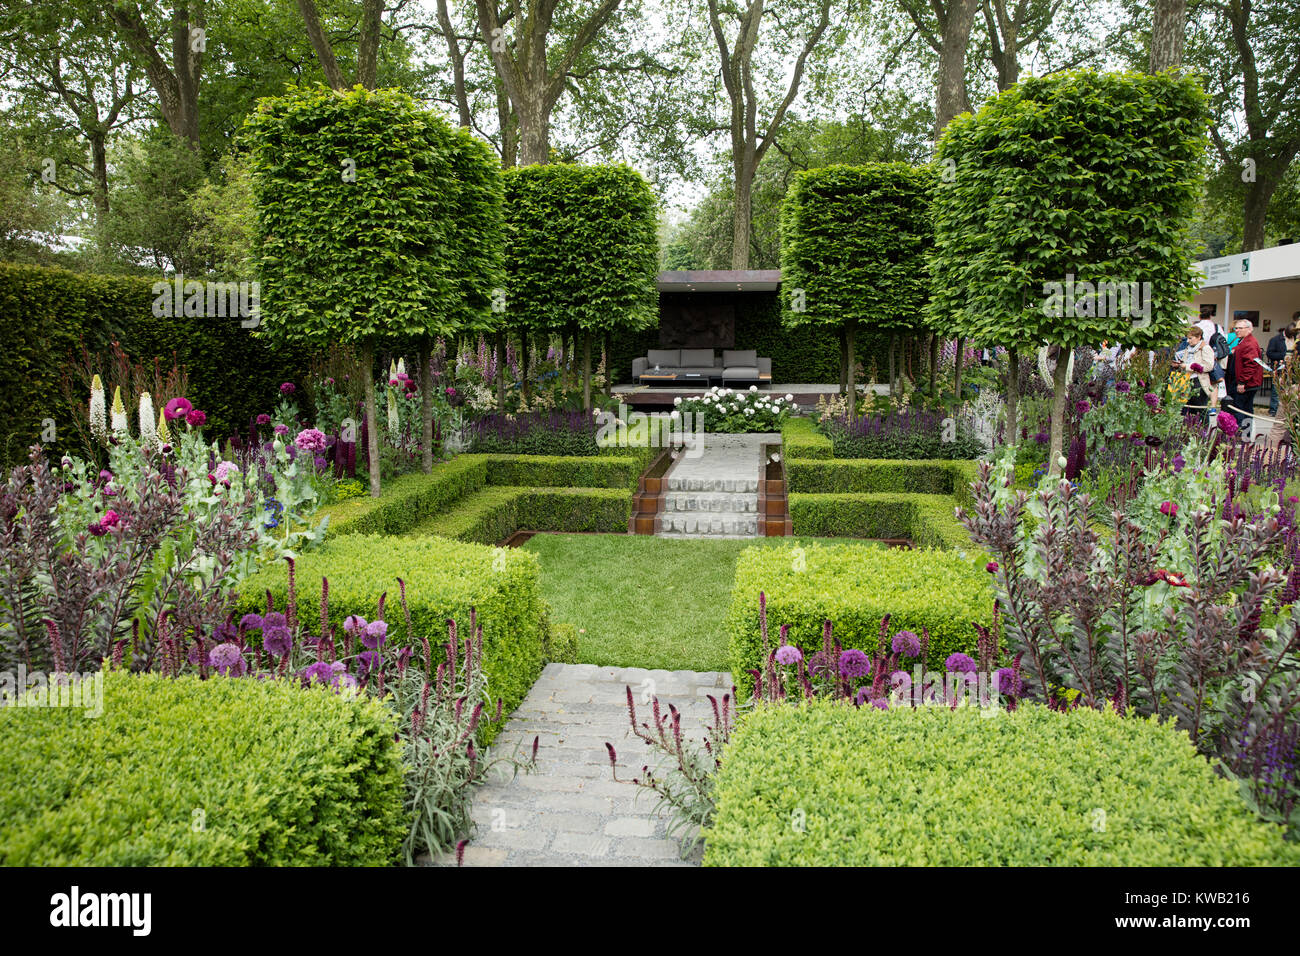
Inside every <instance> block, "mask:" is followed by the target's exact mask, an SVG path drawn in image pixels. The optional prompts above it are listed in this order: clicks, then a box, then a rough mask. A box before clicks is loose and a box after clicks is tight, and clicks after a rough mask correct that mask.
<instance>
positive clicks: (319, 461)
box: [312, 455, 329, 471]
mask: <svg viewBox="0 0 1300 956" xmlns="http://www.w3.org/2000/svg"><path fill="white" fill-rule="evenodd" d="M312 464H313V465H315V466H316V470H317V471H320V470H321V469H322V468H324V467H325V466H326V465H328V464H329V462H328V461H327V460H326V459H325V456H324V455H317V456H316V458H315V459H314V460H313V461H312Z"/></svg>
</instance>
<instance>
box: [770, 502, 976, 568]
mask: <svg viewBox="0 0 1300 956" xmlns="http://www.w3.org/2000/svg"><path fill="white" fill-rule="evenodd" d="M954 509H955V501H954V499H953V498H951V497H949V496H947V495H909V494H847V495H801V494H792V495H791V496H790V519H791V522H792V524H793V526H794V533H795V534H796V535H800V536H803V537H810V538H907V539H908V540H910V541H911V542H912V543H913V544H915V545H917V546H919V547H929V548H951V549H957V550H961V551H964V552H966V553H967V554H970V555H977V554H980V553H982V552H978V551H977V549H976V548H975V546H974V545H972V544H971V540H970V534H969V533H968V532H967V531H966V529H965V528H964V527H962V524H961V522H959V521H958V520H957V518H956V517H955V515H954Z"/></svg>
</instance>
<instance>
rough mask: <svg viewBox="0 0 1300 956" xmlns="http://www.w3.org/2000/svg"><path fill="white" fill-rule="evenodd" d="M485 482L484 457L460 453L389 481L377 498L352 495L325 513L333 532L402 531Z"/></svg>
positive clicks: (485, 466) (378, 532)
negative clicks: (423, 471) (429, 469)
mask: <svg viewBox="0 0 1300 956" xmlns="http://www.w3.org/2000/svg"><path fill="white" fill-rule="evenodd" d="M486 483H487V462H486V460H485V459H484V457H483V456H481V455H461V456H460V457H458V458H453V459H452V460H451V461H448V462H443V463H442V464H440V465H435V466H434V468H433V471H432V472H430V473H429V474H427V475H425V474H413V475H402V476H401V477H400V478H396V479H394V480H392V481H390V482H388V483H387V484H385V485H384V493H383V494H382V495H381V496H380V497H378V498H371V497H368V496H367V497H365V498H349V499H348V500H346V501H341V502H339V503H338V504H336V505H331V506H330V507H328V508H325V509H324V510H323V512H322V513H323V514H326V515H328V516H329V519H330V533H331V534H332V535H343V534H402V533H404V532H406V531H410V530H411V529H412V528H413V527H415V526H416V525H417V524H419V523H420V522H421V521H423V520H424V519H426V518H428V517H429V516H431V515H435V514H440V513H442V512H444V511H446V510H447V509H448V508H449V507H451V506H452V505H453V504H454V503H455V502H457V501H459V500H460V499H461V498H463V497H465V496H466V495H468V494H471V493H472V492H475V491H477V490H478V489H480V488H482V487H483V485H484V484H486Z"/></svg>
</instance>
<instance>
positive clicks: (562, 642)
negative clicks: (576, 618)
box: [542, 616, 578, 664]
mask: <svg viewBox="0 0 1300 956" xmlns="http://www.w3.org/2000/svg"><path fill="white" fill-rule="evenodd" d="M542 656H543V658H544V659H545V660H546V663H548V664H551V663H555V664H576V663H578V628H577V625H575V624H570V623H568V622H563V623H559V624H556V623H554V622H553V621H550V620H549V616H548V621H547V626H546V638H545V646H544V648H543V650H542Z"/></svg>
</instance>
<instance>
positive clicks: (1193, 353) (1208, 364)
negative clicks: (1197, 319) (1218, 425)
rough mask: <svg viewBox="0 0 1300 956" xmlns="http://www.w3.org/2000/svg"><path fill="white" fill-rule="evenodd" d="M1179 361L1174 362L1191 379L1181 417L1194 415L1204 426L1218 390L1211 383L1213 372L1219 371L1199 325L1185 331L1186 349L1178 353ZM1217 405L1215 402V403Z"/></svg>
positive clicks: (1212, 351) (1212, 350)
mask: <svg viewBox="0 0 1300 956" xmlns="http://www.w3.org/2000/svg"><path fill="white" fill-rule="evenodd" d="M1179 359H1180V360H1179V361H1177V362H1174V363H1173V364H1174V367H1175V368H1180V369H1182V370H1183V371H1185V372H1187V373H1188V375H1189V376H1190V377H1191V388H1190V389H1189V390H1188V393H1187V404H1186V405H1184V406H1183V415H1184V416H1187V415H1195V416H1197V418H1198V419H1199V420H1200V421H1201V422H1202V424H1204V423H1205V422H1206V421H1207V420H1208V418H1209V412H1210V405H1211V399H1210V396H1211V395H1212V394H1213V395H1217V391H1218V389H1217V388H1216V387H1215V385H1214V384H1213V382H1212V381H1211V375H1212V372H1213V371H1214V370H1218V369H1219V365H1218V363H1217V362H1216V361H1215V360H1214V349H1212V348H1210V344H1209V343H1208V342H1206V341H1205V333H1204V332H1203V331H1202V330H1201V327H1200V326H1199V325H1193V326H1192V327H1190V328H1189V329H1188V330H1187V348H1186V350H1185V351H1183V352H1181V353H1179ZM1216 404H1217V402H1216Z"/></svg>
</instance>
